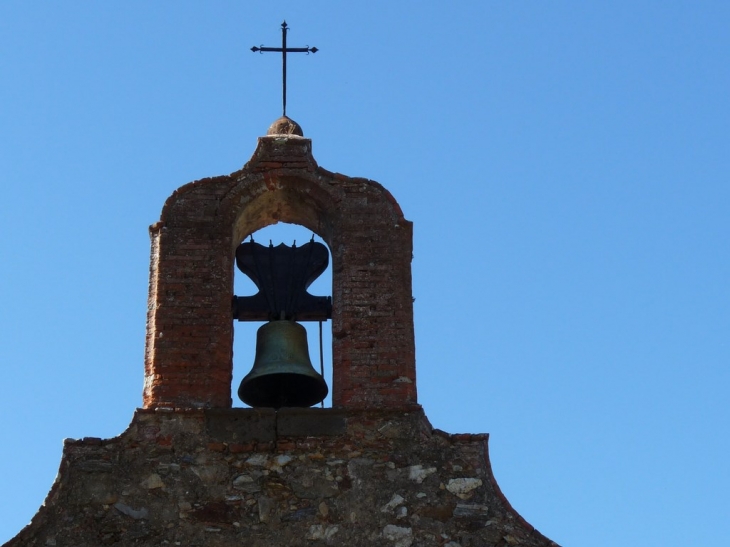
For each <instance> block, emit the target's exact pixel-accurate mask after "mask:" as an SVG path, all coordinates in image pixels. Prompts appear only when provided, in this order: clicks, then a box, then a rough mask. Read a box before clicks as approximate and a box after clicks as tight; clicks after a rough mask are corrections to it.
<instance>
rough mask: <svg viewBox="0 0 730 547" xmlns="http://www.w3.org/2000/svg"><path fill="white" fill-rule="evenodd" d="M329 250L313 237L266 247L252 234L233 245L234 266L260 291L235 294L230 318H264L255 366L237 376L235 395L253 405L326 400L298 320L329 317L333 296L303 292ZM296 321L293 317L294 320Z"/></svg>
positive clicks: (293, 404)
mask: <svg viewBox="0 0 730 547" xmlns="http://www.w3.org/2000/svg"><path fill="white" fill-rule="evenodd" d="M328 263H329V252H328V251H327V248H326V247H325V246H324V245H323V244H321V243H317V242H315V241H314V237H312V241H310V242H309V243H307V244H305V245H302V246H301V247H297V246H296V242H295V243H294V245H292V246H291V247H289V246H287V245H284V244H283V243H282V244H280V245H278V246H276V247H274V245H273V244H269V247H268V248H266V247H264V246H263V245H259V244H258V243H256V242H255V241H253V238H251V241H250V242H248V243H241V244H240V245H239V246H238V248H237V249H236V265H237V266H238V268H239V269H240V270H241V271H242V272H243V273H244V274H246V275H247V276H249V277H250V278H251V280H252V281H253V282H254V284H255V285H256V286H257V287H258V289H259V292H258V293H257V294H254V295H252V296H236V297H234V299H233V317H234V318H235V319H238V320H239V321H261V320H264V321H267V320H268V323H266V324H265V325H263V326H262V327H260V328H259V330H258V332H257V334H256V357H255V359H254V363H253V368H252V369H251V372H249V373H248V374H247V375H246V376H245V377H244V378H243V380H242V381H241V385H240V387H239V388H238V397H239V398H240V399H241V400H242V401H243V402H244V403H246V404H247V405H249V406H252V407H270V408H282V407H309V406H312V405H315V404H317V403H319V402H321V401H323V400H324V398H325V397H326V396H327V393H328V391H329V390H328V389H327V384H326V383H325V381H324V378H323V377H322V375H321V374H319V373H318V372H317V371H316V370H314V367H313V366H312V362H311V361H310V360H309V348H308V345H307V330H306V329H305V328H304V327H303V326H302V325H300V324H299V323H297V322H296V321H319V323H320V353H321V345H322V340H321V336H322V321H326V320H327V319H329V318H331V317H332V299H331V298H330V297H328V296H313V295H311V294H309V293H308V292H307V288H309V286H310V285H311V284H312V282H313V281H314V280H315V279H316V278H317V277H318V276H319V275H320V274H321V273H322V272H324V270H325V269H326V268H327V265H328ZM295 320H296V321H295Z"/></svg>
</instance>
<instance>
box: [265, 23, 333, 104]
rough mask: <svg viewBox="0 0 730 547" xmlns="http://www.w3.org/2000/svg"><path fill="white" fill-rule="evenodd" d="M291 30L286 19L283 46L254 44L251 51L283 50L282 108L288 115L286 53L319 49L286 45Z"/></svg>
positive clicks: (282, 35) (308, 51)
mask: <svg viewBox="0 0 730 547" xmlns="http://www.w3.org/2000/svg"><path fill="white" fill-rule="evenodd" d="M287 30H289V27H288V25H287V24H286V21H284V22H283V23H282V24H281V47H264V46H260V47H257V46H254V47H252V48H251V51H253V52H254V53H256V52H257V51H259V52H261V53H263V52H264V51H276V52H279V51H280V52H281V65H282V109H283V115H284V116H286V54H287V53H307V54H309V53H310V52H312V53H317V51H319V50H318V49H317V48H316V47H309V46H307V47H290V48H287V47H286V32H287Z"/></svg>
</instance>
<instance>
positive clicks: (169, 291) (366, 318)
mask: <svg viewBox="0 0 730 547" xmlns="http://www.w3.org/2000/svg"><path fill="white" fill-rule="evenodd" d="M277 222H287V223H291V224H299V225H302V226H304V227H306V228H308V229H310V230H312V231H313V232H314V233H316V234H318V235H319V236H320V237H322V239H323V240H324V241H325V242H326V243H327V245H328V246H329V249H330V252H331V254H332V271H333V274H332V278H333V279H332V311H331V316H332V333H333V347H332V354H333V363H332V369H333V385H332V405H333V407H335V408H408V407H410V406H413V405H415V404H416V383H415V380H416V371H415V345H414V334H413V298H412V295H411V256H412V224H411V222H409V221H408V220H406V219H405V218H404V216H403V212H402V211H401V209H400V207H399V206H398V203H397V202H396V201H395V199H394V198H393V196H392V195H391V194H390V192H388V191H387V190H386V189H385V188H383V187H382V186H381V185H380V184H378V183H376V182H374V181H371V180H367V179H362V178H351V177H347V176H345V175H340V174H338V173H331V172H329V171H327V170H325V169H323V168H321V167H319V166H318V165H317V163H316V161H315V160H314V158H313V157H312V142H311V141H310V140H309V139H306V138H304V137H303V136H302V130H301V127H299V125H298V124H296V123H295V122H293V121H292V120H290V119H289V118H287V117H282V118H280V119H279V120H277V121H276V122H274V124H273V125H272V126H271V128H269V131H268V134H267V135H266V136H265V137H261V138H259V142H258V146H257V148H256V151H255V152H254V154H253V157H252V158H251V160H249V162H248V163H247V164H246V165H245V166H244V167H243V169H242V170H240V171H238V172H236V173H233V174H231V175H229V176H224V177H216V178H211V179H204V180H200V181H196V182H193V183H190V184H187V185H185V186H183V187H181V188H179V189H178V190H176V191H175V192H174V193H173V194H172V196H170V198H169V199H168V200H167V202H166V203H165V205H164V207H163V210H162V215H161V219H160V221H159V222H157V223H156V224H154V225H152V227H151V228H150V234H151V238H152V260H151V266H150V289H149V304H148V319H147V343H146V352H145V383H144V386H145V387H144V408H147V409H154V408H161V407H162V408H173V409H174V408H229V407H230V406H231V381H232V347H233V322H232V321H233V316H232V311H231V301H232V298H233V297H234V295H233V273H234V260H235V254H236V249H237V248H238V246H239V244H241V242H242V241H243V240H245V239H246V238H247V237H248V236H250V235H251V234H252V233H254V232H255V231H256V230H259V229H261V228H263V227H265V226H268V225H270V224H275V223H277ZM244 306H245V304H244ZM245 311H246V310H245V309H242V310H241V313H245ZM261 319H263V317H262V318H261Z"/></svg>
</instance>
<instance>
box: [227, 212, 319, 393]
mask: <svg viewBox="0 0 730 547" xmlns="http://www.w3.org/2000/svg"><path fill="white" fill-rule="evenodd" d="M251 236H253V240H254V241H255V242H256V243H259V244H260V245H264V246H269V244H273V245H274V246H277V245H279V244H280V243H283V244H285V245H287V246H292V245H293V244H296V246H297V247H301V246H302V245H304V244H306V243H308V242H310V241H311V240H312V239H314V241H316V242H319V243H322V244H324V246H325V247H327V244H326V242H324V240H323V239H322V238H321V237H320V236H318V235H317V234H315V233H314V232H312V231H311V230H308V229H307V228H305V227H303V226H300V225H297V224H288V223H284V222H280V223H276V224H272V225H269V226H266V227H265V228H262V229H260V230H257V231H256V232H254V233H253V234H250V236H248V237H246V238H245V241H250V237H251ZM327 249H328V251H329V247H327ZM258 290H259V289H258V287H256V285H255V284H254V283H253V281H252V280H251V279H250V278H249V277H248V276H247V275H246V274H244V273H243V272H242V271H240V270H239V268H237V267H236V268H234V294H235V295H236V296H250V295H253V294H255V293H257V291H258ZM308 292H309V293H310V294H312V295H315V296H331V295H332V260H331V258H330V260H329V265H328V266H327V269H326V270H325V271H324V272H323V273H322V274H321V275H319V277H317V278H316V279H315V280H314V281H313V282H312V284H311V285H310V286H309V289H308ZM298 323H299V324H300V325H302V326H303V327H304V328H305V329H306V333H307V336H306V337H307V344H308V348H309V358H310V360H311V362H312V366H313V368H314V370H315V371H317V372H323V374H322V375H323V378H324V380H325V382H326V384H327V386H328V394H327V397H326V398H325V400H324V401H323V402H322V404H321V405H320V404H317V405H315V406H317V407H319V406H325V407H331V406H332V386H333V371H332V322H331V321H330V320H326V321H322V322H321V325H320V321H306V320H305V321H301V320H300V321H298ZM264 324H265V321H238V320H234V329H233V330H234V336H233V383H232V386H231V394H232V399H233V407H247V406H248V405H246V404H245V403H244V402H242V401H241V399H240V398H239V397H238V394H237V391H238V388H239V386H240V384H241V381H242V379H243V378H244V377H245V376H246V375H247V374H248V373H249V372H250V371H251V368H252V365H253V363H254V359H255V356H256V343H257V342H256V339H257V331H258V329H259V328H260V327H261V326H262V325H264Z"/></svg>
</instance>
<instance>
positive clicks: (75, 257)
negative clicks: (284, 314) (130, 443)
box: [0, 0, 730, 547]
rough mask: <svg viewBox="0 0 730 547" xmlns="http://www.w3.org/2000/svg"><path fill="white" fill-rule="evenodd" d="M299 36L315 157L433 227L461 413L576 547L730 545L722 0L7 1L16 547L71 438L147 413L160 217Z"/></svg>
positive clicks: (240, 334) (421, 315) (300, 76)
mask: <svg viewBox="0 0 730 547" xmlns="http://www.w3.org/2000/svg"><path fill="white" fill-rule="evenodd" d="M283 19H286V20H287V22H288V23H289V25H290V27H291V31H290V34H289V43H290V44H291V45H295V46H296V45H301V46H305V45H310V46H317V47H318V48H319V49H320V51H319V52H318V53H317V54H316V55H314V56H312V55H310V56H309V57H306V56H304V55H298V56H292V57H291V59H290V63H289V72H290V79H289V100H288V113H289V114H290V116H291V117H292V118H294V119H295V120H297V121H298V122H299V123H300V124H301V125H302V126H303V128H304V132H305V135H307V136H308V137H310V138H312V140H313V148H314V155H315V158H316V159H317V160H318V162H319V164H320V165H322V166H323V167H325V168H327V169H329V170H331V171H339V172H342V173H346V174H348V175H351V176H364V177H368V178H371V179H374V180H377V181H378V182H380V183H382V184H383V185H384V186H385V187H387V188H388V189H389V190H391V192H392V193H393V194H394V196H395V197H396V199H397V200H398V201H399V202H400V204H401V206H402V208H403V210H404V212H405V215H406V217H407V218H408V219H410V220H412V221H413V222H414V223H415V251H414V255H415V258H414V261H413V279H414V296H415V297H416V299H417V300H416V303H415V314H416V317H415V322H416V345H417V363H418V374H419V377H418V387H419V398H420V402H421V403H422V404H423V406H424V407H425V410H426V413H427V415H428V416H429V418H430V420H431V421H432V423H433V425H434V426H435V427H438V428H440V429H444V430H447V431H449V432H454V433H457V432H488V433H490V434H491V440H490V444H491V455H492V463H493V467H494V472H495V475H496V477H497V480H498V482H499V484H500V485H501V487H502V489H503V491H504V493H505V494H506V496H507V498H508V499H509V500H510V501H511V502H512V504H513V505H514V507H515V508H516V509H517V510H518V511H519V512H520V513H521V514H522V515H523V516H524V517H525V518H526V519H527V520H528V521H529V522H530V523H532V524H533V525H534V526H536V527H537V528H538V529H539V530H541V531H542V532H543V533H544V534H546V535H547V536H548V537H550V538H551V539H553V540H555V541H557V542H558V543H561V544H563V545H565V546H570V545H575V546H613V545H615V544H616V543H617V542H618V543H621V544H622V545H641V546H647V545H661V546H662V547H670V546H685V545H718V546H719V545H730V496H729V495H728V492H729V491H730V469H729V468H730V464H729V463H728V462H730V456H729V455H728V454H730V438H729V437H730V431H729V430H730V410H729V406H730V405H729V403H728V398H729V397H728V390H729V389H728V388H729V387H730V372H729V371H728V364H729V363H730V345H729V344H728V334H729V333H730V290H729V286H728V280H730V257H729V249H730V245H729V244H730V235H729V234H730V231H729V227H728V222H729V220H730V215H729V213H730V101H729V100H728V97H729V96H730V32H729V31H728V29H730V3H728V2H725V1H716V2H708V1H701V0H692V1H690V0H687V1H672V2H665V1H658V0H657V1H652V2H650V1H642V0H632V1H614V2H585V1H574V2H567V1H555V2H537V1H533V2H528V1H510V2H507V1H503V2H495V1H486V0H485V1H471V2H467V1H465V2H445V1H443V2H429V1H425V2H424V1H419V2H416V1H404V2H393V1H388V2H384V1H369V2H357V3H355V2H349V3H345V2H337V3H336V2H319V1H306V2H303V1H301V0H298V1H296V2H294V1H284V0H282V1H279V2H275V3H272V2H233V1H228V2H223V1H211V2H205V3H202V2H192V1H175V2H172V1H159V2H142V1H126V2H114V3H113V2H91V1H76V2H66V3H58V2H36V1H32V0H23V1H20V0H5V1H3V2H2V3H0V180H1V181H2V200H0V223H1V232H2V237H1V238H0V256H2V270H3V277H2V284H1V285H0V291H1V293H0V302H2V311H1V313H0V363H1V365H2V369H1V370H2V371H3V377H2V382H0V414H1V415H2V419H1V420H0V442H1V443H2V445H0V448H1V449H0V470H1V471H2V472H1V473H0V493H1V497H0V499H1V501H0V515H1V516H0V542H3V541H5V540H7V539H9V538H10V537H12V536H13V535H15V533H17V532H18V531H19V530H20V528H21V527H22V526H23V525H24V524H25V523H27V522H28V521H29V520H30V518H31V517H32V515H33V514H34V513H35V512H36V510H37V509H38V507H39V506H40V504H41V503H42V501H43V499H44V497H45V495H46V493H47V492H48V490H49V488H50V486H51V484H52V482H53V479H54V476H55V474H56V471H57V469H58V464H59V461H60V456H61V445H62V439H63V438H65V437H72V438H79V437H84V436H95V437H113V436H115V435H118V434H119V433H121V432H122V431H123V430H124V429H125V427H126V426H127V424H128V423H129V421H130V419H131V417H132V414H133V412H134V409H135V408H136V407H137V406H139V405H140V404H141V391H142V377H143V361H142V358H143V345H144V329H145V310H146V298H147V275H148V261H149V239H148V235H147V226H148V225H149V224H151V223H153V222H155V221H156V220H157V219H158V218H159V213H160V209H161V207H162V204H163V202H164V200H165V199H166V197H167V196H168V195H169V194H170V193H171V192H172V191H173V190H174V189H175V188H177V187H178V186H181V185H182V184H184V183H186V182H189V181H191V180H195V179H198V178H202V177H206V176H212V175H217V174H228V173H230V172H232V171H235V170H237V169H239V168H240V167H241V166H242V165H243V164H244V163H245V162H246V161H247V160H248V158H249V157H250V155H251V153H252V152H253V150H254V147H255V145H256V138H257V137H258V136H260V135H263V134H265V131H266V129H267V127H268V126H269V124H270V123H271V122H272V121H273V120H274V119H275V118H277V117H278V116H279V114H280V101H281V97H280V85H281V83H280V70H281V67H280V61H279V58H278V57H277V56H276V55H274V54H268V55H258V54H253V53H251V52H250V51H249V48H250V47H251V46H253V45H261V44H265V45H277V43H278V42H279V40H280V28H279V25H280V24H281V22H282V20H283ZM265 237H268V236H265ZM297 237H298V238H305V237H308V234H307V233H306V232H304V233H303V235H301V234H300V235H299V236H297ZM241 286H242V285H241ZM238 290H239V289H238V287H237V291H238ZM324 291H326V288H325V289H324ZM324 291H319V292H320V293H322V292H324ZM240 292H241V293H242V292H244V291H243V290H241V291H240ZM251 343H252V339H251V338H250V337H249V336H248V335H247V334H246V333H245V332H244V330H238V331H237V340H236V356H237V359H236V364H235V373H236V375H237V380H236V386H237V382H238V381H239V380H240V377H241V376H242V375H243V374H244V373H245V372H246V371H247V369H248V368H249V366H250V360H249V357H247V356H246V353H247V352H249V353H250V352H252V347H251ZM239 356H240V358H239ZM236 386H234V387H236Z"/></svg>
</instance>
